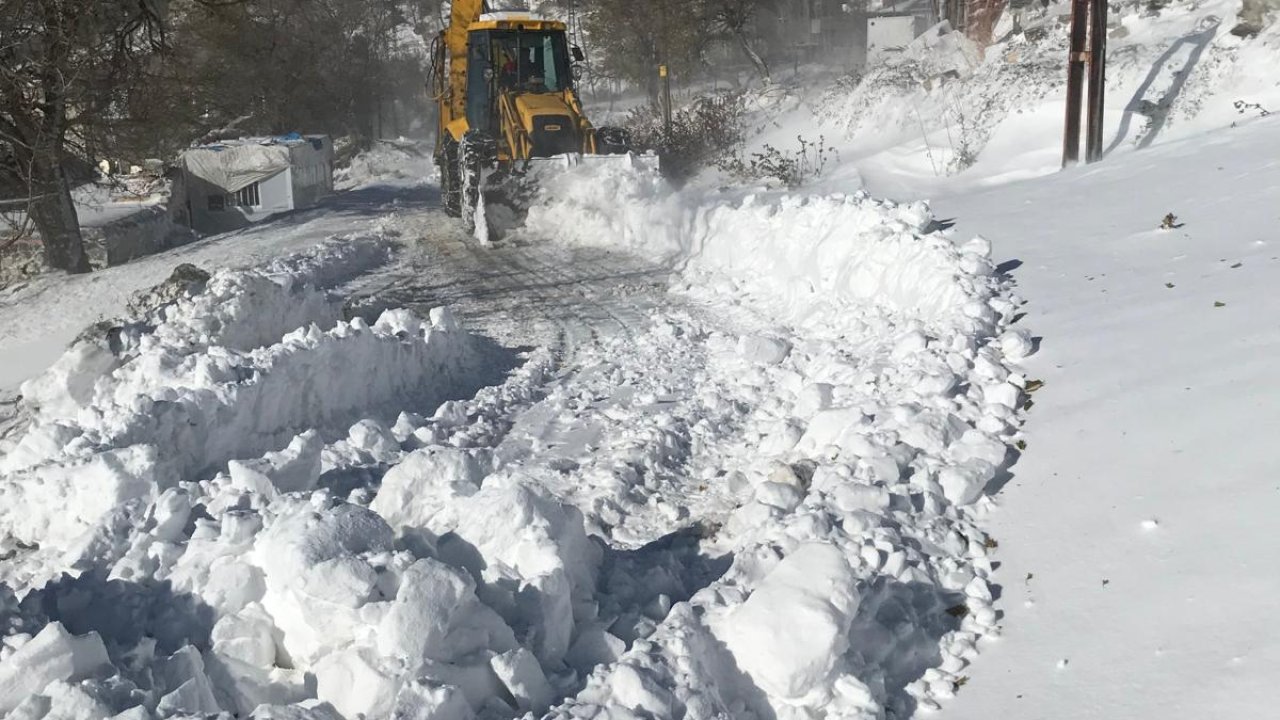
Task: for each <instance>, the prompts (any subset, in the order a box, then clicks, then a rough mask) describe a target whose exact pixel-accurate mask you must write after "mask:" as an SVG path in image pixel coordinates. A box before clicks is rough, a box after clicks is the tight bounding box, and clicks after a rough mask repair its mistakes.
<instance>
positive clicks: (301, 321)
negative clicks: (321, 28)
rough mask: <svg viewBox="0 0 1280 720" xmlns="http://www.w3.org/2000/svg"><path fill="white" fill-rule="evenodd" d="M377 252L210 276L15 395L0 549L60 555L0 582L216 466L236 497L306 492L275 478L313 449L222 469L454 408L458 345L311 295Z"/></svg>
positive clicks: (12, 568)
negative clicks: (274, 485) (349, 315)
mask: <svg viewBox="0 0 1280 720" xmlns="http://www.w3.org/2000/svg"><path fill="white" fill-rule="evenodd" d="M385 252H386V249H385V247H380V246H377V245H374V246H370V245H363V244H360V243H355V244H352V245H350V246H347V247H346V248H345V249H342V250H338V249H335V248H334V247H331V246H326V247H323V248H322V249H321V250H320V251H319V252H318V253H314V254H311V255H310V256H309V257H305V258H294V259H292V260H290V261H288V262H286V263H283V264H281V265H279V266H275V267H271V268H268V269H267V270H266V271H237V272H220V273H218V274H216V275H215V276H214V277H213V278H212V279H210V280H209V282H208V284H207V286H206V287H205V288H204V289H203V291H201V292H198V293H196V294H194V295H192V296H188V297H182V298H180V299H178V300H177V301H176V302H175V303H173V304H170V305H164V306H161V307H159V308H157V309H155V310H153V311H151V313H150V314H149V315H148V316H146V317H143V318H139V319H137V320H135V321H132V322H129V323H126V324H124V325H123V326H120V327H116V328H112V329H110V330H109V331H108V332H106V333H105V336H93V335H90V336H88V337H86V338H84V339H82V340H80V341H78V342H77V343H76V344H75V345H73V346H72V347H71V348H70V349H69V350H68V351H67V353H66V354H65V355H64V356H63V357H62V358H61V359H60V360H59V361H58V362H57V363H55V365H54V366H53V367H52V368H50V369H49V370H48V371H47V372H46V373H45V374H43V375H41V376H40V377H38V378H35V379H33V380H31V381H29V382H28V383H26V384H25V385H24V387H23V391H24V397H25V399H26V401H27V402H29V403H31V404H32V406H33V413H32V414H33V415H34V419H33V423H32V425H31V427H30V428H28V430H27V432H26V433H25V434H24V435H23V436H22V437H21V438H20V439H19V441H18V442H17V444H16V446H15V447H14V448H13V450H12V451H11V452H9V453H8V454H7V455H6V456H4V457H3V458H2V459H0V473H3V475H2V476H0V497H3V500H4V501H3V502H0V533H2V535H3V537H4V540H3V542H5V543H6V544H8V543H18V544H19V547H21V546H23V545H25V546H33V547H35V546H38V547H39V548H40V551H39V553H37V554H38V555H39V556H41V557H42V558H45V559H51V558H54V557H60V558H61V559H60V560H58V561H56V562H54V564H53V565H50V566H48V567H45V566H43V565H42V563H40V562H37V563H34V564H33V565H32V566H30V567H28V568H27V569H25V570H24V569H21V568H22V567H24V566H25V565H26V564H25V563H20V562H17V561H14V562H13V563H10V564H9V566H8V567H7V568H6V576H7V578H8V579H9V580H10V581H11V584H13V586H14V587H15V588H22V587H28V586H29V585H28V583H36V584H38V583H39V582H42V581H43V579H45V578H47V577H48V575H47V574H48V573H49V572H54V573H56V572H58V571H60V570H61V569H63V568H69V567H74V566H76V563H77V562H79V561H80V560H81V558H82V557H88V556H89V555H91V554H92V553H93V552H94V550H93V547H94V546H95V542H96V541H95V540H94V538H95V537H96V536H97V533H99V532H101V531H102V529H103V528H104V527H106V525H104V523H106V524H108V525H109V523H110V522H111V520H110V519H111V518H113V517H116V516H117V515H118V513H120V512H126V513H137V512H140V510H141V508H142V507H144V506H145V504H146V503H147V502H149V501H151V500H153V499H155V498H157V497H159V496H160V495H161V493H163V492H164V491H166V490H168V489H172V488H175V487H177V486H178V484H179V483H180V482H181V481H184V480H185V481H191V480H197V479H200V478H201V477H203V476H206V475H207V474H209V473H210V472H212V471H213V470H215V469H217V468H218V467H221V466H223V465H226V464H227V463H228V461H232V463H231V466H230V469H231V476H232V480H233V481H234V482H236V483H238V484H239V485H242V486H246V487H261V485H262V484H263V481H262V480H256V481H255V480H254V478H255V477H256V478H265V477H271V476H281V477H279V478H275V477H272V480H274V481H276V482H279V483H280V485H281V487H282V488H283V489H285V490H295V489H305V487H302V486H300V484H299V481H298V480H289V479H287V477H288V476H290V475H296V474H297V472H296V471H291V470H290V468H288V467H287V466H288V465H290V463H291V462H292V463H297V462H304V464H305V465H307V466H308V467H314V468H318V455H317V454H316V453H317V452H318V451H317V450H316V448H315V447H314V439H313V440H312V441H307V440H306V438H305V437H304V438H303V441H302V446H299V447H297V448H295V447H294V446H291V447H290V449H289V450H288V451H286V454H289V453H292V454H293V455H294V456H298V455H299V454H301V455H306V456H308V457H309V458H310V459H309V460H305V461H304V460H300V459H299V458H298V457H294V458H285V457H277V458H275V459H268V460H266V461H264V462H265V466H263V465H262V463H259V465H254V464H252V463H249V464H246V463H241V462H235V461H237V460H238V459H243V458H253V457H256V456H259V455H261V454H262V453H264V452H267V451H270V450H274V449H276V448H281V447H284V446H286V445H289V444H290V441H291V440H292V439H293V438H294V437H295V435H298V434H299V433H304V432H309V431H312V430H315V431H319V433H320V434H321V435H323V436H325V437H328V438H332V437H336V436H338V435H342V434H346V431H347V427H348V426H349V425H351V423H353V422H355V421H356V420H359V419H361V418H363V417H367V416H368V415H370V414H375V413H377V412H378V410H379V408H386V409H387V410H388V411H391V410H393V409H398V408H400V407H415V406H416V407H434V406H435V405H438V404H439V403H440V402H442V401H444V400H446V399H449V397H452V396H453V395H454V393H456V392H457V385H458V383H459V382H461V381H464V380H465V375H463V374H462V373H460V372H459V368H462V367H466V366H467V365H468V364H469V363H470V362H471V360H472V349H471V343H470V341H469V339H468V337H469V336H467V335H466V334H465V333H463V332H459V331H457V330H456V329H452V328H450V329H445V328H442V327H440V325H441V324H448V323H444V322H443V321H442V323H437V324H435V325H432V324H427V323H423V322H421V321H420V320H419V319H417V318H416V317H414V316H412V315H411V314H409V313H407V312H405V311H388V312H387V313H385V314H384V315H383V316H382V318H381V319H379V320H378V322H377V323H375V324H374V325H372V326H370V325H368V324H366V323H365V322H364V321H362V320H360V319H359V318H357V319H354V320H352V321H349V322H346V321H342V320H341V319H340V316H341V307H340V302H339V301H337V300H335V299H332V298H330V297H329V296H328V295H327V294H326V293H325V292H324V291H323V290H320V289H318V288H317V287H316V286H315V285H314V284H312V283H313V282H315V281H317V280H318V281H323V280H324V278H325V277H326V273H329V272H331V265H332V264H334V263H339V264H341V263H346V264H350V263H352V262H355V260H353V257H354V258H364V261H365V262H368V261H371V260H372V259H373V258H377V257H381V256H385ZM282 270H291V271H285V272H281V271H282ZM294 328H296V329H294ZM424 378H432V379H433V381H432V382H424V381H423V379H424ZM393 414H394V413H393ZM295 445H296V443H295ZM311 482H312V483H314V478H312V479H311ZM303 484H305V481H303ZM139 503H141V505H139Z"/></svg>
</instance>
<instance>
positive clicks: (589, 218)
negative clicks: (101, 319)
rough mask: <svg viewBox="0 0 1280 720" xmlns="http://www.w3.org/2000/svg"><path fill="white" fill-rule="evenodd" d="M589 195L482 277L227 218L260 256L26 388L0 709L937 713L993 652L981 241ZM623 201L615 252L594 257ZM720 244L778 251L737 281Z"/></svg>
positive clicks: (422, 259) (11, 516) (643, 187)
mask: <svg viewBox="0 0 1280 720" xmlns="http://www.w3.org/2000/svg"><path fill="white" fill-rule="evenodd" d="M611 172H613V174H612V175H610V174H606V175H605V176H602V177H595V176H590V175H586V176H580V177H574V178H569V179H567V180H566V182H568V183H569V184H570V185H574V186H575V187H576V189H571V190H570V192H568V193H566V194H565V195H564V196H563V197H562V200H561V201H560V202H553V203H548V204H547V205H546V206H545V207H543V208H542V209H541V213H542V214H541V215H538V216H536V217H535V218H533V222H532V223H531V224H530V228H529V232H528V234H527V235H526V236H525V237H523V238H520V239H519V240H518V241H516V242H515V243H512V244H508V245H506V246H501V247H498V248H477V247H474V246H471V245H467V244H463V243H465V242H467V240H466V239H465V238H462V237H460V236H459V235H458V232H457V228H456V226H454V225H451V224H450V223H449V222H448V221H446V220H445V219H444V218H443V216H442V214H441V213H440V212H439V210H437V209H432V208H430V207H418V206H414V205H413V204H412V203H405V204H402V205H401V206H400V207H399V208H395V207H392V208H383V209H381V210H380V211H376V212H373V213H371V214H370V215H365V216H362V215H361V214H360V213H357V212H354V211H351V212H346V213H343V212H339V211H337V210H334V209H329V210H327V211H320V212H318V213H316V214H315V216H314V217H313V218H312V219H310V221H309V222H310V223H312V224H313V229H312V230H311V231H309V232H317V233H318V232H324V233H325V234H327V235H335V234H337V233H336V232H335V231H345V234H340V235H338V236H337V237H335V238H331V239H328V240H327V241H326V242H323V243H321V244H320V245H315V244H314V243H315V241H316V240H318V239H320V238H318V237H316V235H312V237H311V238H310V240H311V244H312V246H313V247H311V248H310V249H304V250H302V251H301V254H298V253H294V254H291V255H290V254H286V253H288V251H289V249H290V248H292V247H296V246H294V245H293V240H292V239H291V236H290V234H289V233H288V232H281V230H282V229H283V228H282V227H281V226H280V224H276V225H275V226H274V227H273V226H263V227H261V228H257V229H255V231H256V232H255V233H254V234H255V235H257V237H258V238H259V239H262V238H267V239H270V240H269V241H270V242H271V246H270V249H269V250H268V248H265V247H259V248H258V249H259V251H260V252H262V255H259V257H265V256H266V255H268V254H271V255H280V254H285V255H284V257H281V258H280V259H276V260H271V261H267V260H260V261H258V262H257V263H253V266H252V267H247V268H244V269H230V270H222V271H219V272H217V273H215V274H214V275H213V276H212V277H211V278H210V279H208V280H207V281H204V282H200V281H197V282H195V283H192V284H189V285H185V286H181V287H178V288H176V289H169V290H165V291H159V292H157V293H153V295H152V297H155V298H158V299H157V300H154V301H151V302H148V301H146V300H142V301H135V302H133V303H132V305H131V308H130V310H129V311H128V312H129V314H130V315H129V317H127V318H126V319H125V321H124V322H123V323H117V324H107V325H104V326H99V329H98V330H97V331H95V332H92V333H88V334H86V335H83V336H81V337H80V339H79V340H77V341H76V342H75V344H73V345H72V347H71V348H70V349H69V350H68V351H67V352H66V353H65V354H64V355H63V356H62V357H61V359H59V360H58V361H57V362H56V363H54V364H53V365H52V367H50V368H49V369H47V370H45V371H44V372H42V373H40V374H39V375H37V376H36V377H35V378H33V379H30V380H28V381H27V382H25V383H24V384H23V385H22V396H23V397H22V403H21V406H20V410H21V412H20V415H19V418H18V423H17V424H16V425H15V426H14V429H13V431H12V432H11V437H10V439H9V440H7V441H6V444H7V445H8V448H7V453H6V454H5V456H4V458H3V460H2V461H0V462H2V463H3V466H2V467H0V472H2V473H3V480H2V481H0V492H2V493H3V495H4V500H5V502H4V507H5V512H4V513H0V527H3V529H4V534H5V537H4V539H3V541H0V542H3V552H4V556H5V561H4V564H3V566H2V568H3V577H4V580H3V582H4V584H5V586H6V588H7V590H8V591H9V592H12V595H11V596H10V598H11V599H10V600H8V601H7V603H8V610H7V615H8V618H7V623H8V628H7V630H6V639H5V641H4V643H5V645H4V646H5V650H4V651H3V652H4V656H3V663H4V665H3V666H0V667H3V670H2V671H0V708H3V709H4V710H6V711H8V710H14V711H15V712H17V713H19V716H21V717H46V716H54V717H56V716H59V714H61V715H63V716H65V715H76V716H83V717H106V716H109V715H111V714H113V713H115V712H119V711H122V710H126V709H128V708H130V707H135V708H136V707H137V706H139V705H140V706H141V707H143V708H145V709H141V710H140V709H135V710H132V711H131V712H133V713H135V715H136V714H137V713H142V715H141V716H148V715H147V714H148V713H153V714H156V715H162V716H172V715H175V714H181V713H202V712H209V711H214V710H217V709H222V710H228V711H232V712H239V713H241V714H246V713H251V712H255V713H256V716H258V717H272V716H274V715H273V713H275V714H278V713H281V712H285V710H283V709H276V710H272V709H270V707H268V706H273V705H274V706H284V705H291V704H296V703H300V702H302V703H303V705H305V706H307V707H310V710H309V712H310V713H311V715H312V716H315V717H327V715H325V714H324V713H333V712H337V713H341V714H342V715H343V716H345V717H348V718H354V717H357V716H360V715H361V714H363V715H365V716H367V717H386V716H389V715H390V714H393V713H396V712H399V713H409V712H418V713H424V714H425V715H424V716H428V717H470V716H471V714H472V713H478V714H479V715H480V716H483V717H513V716H516V715H519V714H521V713H523V712H525V711H529V710H533V711H535V712H542V711H544V710H554V711H555V712H556V713H559V714H564V715H566V716H569V715H573V716H581V715H582V714H583V713H590V712H600V713H607V714H609V715H612V716H618V715H620V714H626V713H631V712H634V711H635V709H636V708H647V709H648V711H649V712H650V713H653V714H657V715H659V716H670V715H674V714H683V715H685V716H688V717H712V716H716V715H721V716H723V715H730V716H735V717H747V716H750V715H752V714H754V715H756V716H761V717H769V716H775V715H796V714H797V713H800V714H803V713H807V712H810V711H811V710H816V709H818V708H824V707H840V708H843V709H844V710H845V711H846V712H847V714H851V715H860V716H878V715H882V714H883V713H885V712H894V713H896V714H899V715H901V714H904V713H907V712H910V711H911V710H912V709H913V708H915V707H916V706H917V705H919V704H924V705H926V706H932V705H934V704H936V703H937V701H938V700H940V699H942V698H945V697H947V696H949V695H951V694H953V693H954V689H955V688H956V687H957V686H958V684H960V683H961V682H962V681H961V679H960V678H961V677H962V675H961V674H960V673H961V671H962V669H963V668H964V667H965V666H966V665H967V664H968V663H969V662H970V661H971V660H972V659H973V657H974V655H975V653H976V645H977V643H978V642H979V640H980V639H982V638H984V637H990V636H993V635H995V634H997V632H998V631H997V628H996V622H997V616H996V611H995V609H994V608H993V606H992V602H993V595H992V592H991V588H990V585H989V584H988V582H987V578H988V577H989V575H990V573H991V570H992V563H991V561H990V560H989V559H988V557H987V556H988V553H989V551H990V548H989V547H988V543H987V542H986V536H985V534H984V531H983V529H982V527H981V522H982V517H983V515H984V512H985V509H986V508H987V506H988V504H989V501H988V500H986V499H985V496H984V492H985V489H986V487H987V486H988V485H989V484H990V483H993V482H994V483H997V484H998V482H999V478H1000V477H1001V475H1002V473H1003V472H1004V469H1005V468H1006V466H1007V461H1008V460H1009V459H1010V458H1011V457H1012V456H1013V455H1012V454H1011V452H1010V443H1012V442H1013V441H1014V439H1015V438H1016V436H1017V432H1018V425H1019V422H1020V420H1019V416H1018V413H1017V406H1018V405H1019V402H1020V397H1021V391H1020V387H1019V384H1020V383H1021V382H1022V379H1021V375H1019V374H1017V373H1016V372H1012V373H1011V369H1010V367H1009V363H1010V362H1012V361H1014V360H1017V359H1020V358H1021V357H1023V356H1024V355H1026V354H1027V353H1028V352H1029V351H1030V349H1031V342H1030V340H1029V339H1028V337H1027V336H1026V334H1025V333H1021V332H1017V331H1007V332H1006V330H1005V328H1006V326H1007V325H1008V323H1009V321H1010V319H1011V318H1012V316H1013V315H1014V313H1015V312H1016V301H1015V300H1013V299H1012V298H1011V297H1010V295H1009V292H1008V288H1007V286H1006V284H1005V282H1004V281H1003V280H1002V279H1001V278H1000V277H999V276H996V275H994V274H993V268H992V265H991V263H990V261H989V259H988V255H989V252H990V248H989V246H988V245H987V244H986V243H985V242H983V241H981V240H977V241H974V242H972V243H968V244H959V245H958V244H955V243H953V242H951V241H950V240H949V239H947V238H944V237H942V236H940V235H938V234H937V233H936V232H935V231H934V230H933V227H932V223H931V220H930V217H929V214H928V212H927V210H926V209H925V208H924V207H923V206H920V205H907V206H898V205H895V204H892V203H884V202H878V201H875V200H873V199H871V198H869V197H866V196H864V195H851V196H848V197H841V198H830V199H821V200H820V199H812V200H806V199H804V198H802V197H792V196H786V195H779V194H775V195H769V196H764V197H759V198H752V197H750V196H747V195H728V196H725V197H719V198H713V197H709V196H708V197H703V196H700V195H696V194H695V195H686V194H681V193H674V192H672V191H671V190H669V189H667V188H666V187H665V186H664V185H663V183H661V181H659V180H657V179H656V177H645V178H637V177H635V176H631V175H628V174H626V173H618V172H616V168H615V169H614V170H613V171H611ZM593 189H594V190H599V189H603V191H604V192H603V193H600V192H588V191H589V190H593ZM420 192H424V193H425V192H427V191H426V190H421V191H420ZM643 192H648V193H650V195H649V196H648V197H641V196H640V193H643ZM621 193H631V194H632V195H633V199H634V202H632V203H631V204H630V208H631V214H629V215H626V216H624V217H623V218H622V219H623V220H625V221H627V222H630V223H632V224H631V225H630V226H628V227H623V228H618V230H619V232H617V233H614V234H613V235H603V236H602V235H598V234H595V231H597V230H600V229H601V228H600V226H599V224H598V223H599V222H601V220H602V219H607V218H605V215H604V214H602V213H601V208H600V204H604V205H607V204H609V203H612V202H615V201H616V197H617V195H618V194H621ZM352 200H353V199H351V198H349V199H348V200H347V202H348V203H350V202H351V201H352ZM700 206H701V207H700ZM557 214H559V216H560V220H559V221H558V224H557V221H555V219H554V218H555V217H556V216H557ZM573 218H577V221H576V222H574V223H573V224H572V225H570V224H569V223H570V221H571V220H572V219H573ZM694 218H697V219H696V221H695V220H694ZM687 222H696V223H697V227H698V228H699V232H698V233H697V234H696V235H693V236H690V237H689V238H688V239H684V238H683V236H682V235H681V234H680V231H681V229H682V228H683V227H684V225H685V223H687ZM362 226H363V227H362ZM285 227H287V226H285ZM570 228H576V232H572V231H570ZM853 228H861V231H859V232H849V231H850V230H851V229H853ZM606 229H607V228H606ZM745 232H751V233H753V234H754V235H756V236H757V237H758V242H757V250H758V251H759V252H760V253H761V254H762V257H763V256H765V255H767V256H768V257H772V258H778V259H780V258H782V257H784V256H785V255H787V254H788V251H789V248H791V247H793V246H794V244H795V243H797V242H802V241H803V242H806V243H809V250H808V251H807V253H808V255H807V258H808V260H807V261H806V262H802V263H797V264H795V265H793V266H791V267H789V268H777V269H775V271H774V272H772V273H770V274H767V275H762V273H761V268H760V267H753V266H751V265H737V264H735V263H734V257H735V256H734V253H732V252H730V251H729V248H730V245H729V243H731V242H732V240H733V237H734V236H735V235H737V234H739V233H745ZM609 238H612V243H611V244H609V247H605V248H601V247H600V240H602V239H605V240H607V239H609ZM623 241H626V242H633V243H635V247H636V248H647V249H646V250H645V251H644V252H641V253H639V254H638V256H628V255H626V254H620V253H619V252H617V250H618V249H619V245H618V243H619V242H623ZM243 242H244V241H243V240H241V239H240V238H235V237H233V238H214V239H212V240H211V241H210V243H211V244H210V246H209V248H208V249H207V250H206V252H213V251H214V249H215V248H216V247H217V246H218V245H222V244H224V243H234V244H233V245H232V246H231V248H232V249H234V248H236V247H239V246H240V243H243ZM299 244H300V245H302V244H303V243H299ZM824 253H826V254H829V253H836V254H837V255H838V256H839V257H840V258H841V261H840V262H838V263H835V264H834V265H833V266H832V267H831V268H829V269H828V268H823V267H822V266H821V263H820V258H821V256H822V255H823V254H824ZM170 260H171V261H172V260H173V259H172V258H171V259H170ZM241 264H244V263H241ZM864 265H865V267H864ZM132 269H133V271H134V276H133V277H129V278H128V279H127V280H125V281H122V282H123V283H129V284H136V285H137V286H142V285H145V280H144V279H145V278H146V277H147V275H148V274H149V273H152V272H155V268H150V267H148V266H146V265H141V264H139V265H136V266H133V268H132ZM120 275H121V277H123V276H124V275H125V273H120ZM153 277H154V276H153ZM668 278H672V279H673V280H672V281H673V282H674V285H673V289H674V290H675V292H666V290H667V286H668V284H669V281H668ZM89 287H92V286H89ZM81 291H82V292H85V293H90V292H93V290H89V289H81ZM344 296H345V297H344ZM101 298H102V302H101V303H100V305H99V307H101V308H104V309H109V308H110V305H109V304H108V303H110V302H111V301H112V295H110V294H109V293H102V295H101ZM445 298H449V299H452V300H454V301H456V302H455V304H456V305H457V306H458V312H457V316H461V317H462V318H463V319H464V320H465V321H466V322H468V323H469V324H470V325H471V326H472V327H474V328H476V330H477V332H468V331H466V330H465V329H463V328H462V327H460V326H458V325H457V321H456V320H455V319H454V318H455V314H454V313H452V312H450V311H448V310H444V309H441V308H433V307H432V306H433V305H435V304H436V303H437V302H438V300H440V299H445ZM779 298H785V299H786V302H785V303H782V304H779V303H778V302H777V300H778V299H779ZM166 301H167V302H166ZM34 303H35V301H32V300H27V301H25V302H20V303H17V307H24V306H31V307H35V304H34ZM157 305H158V306H157ZM401 305H403V306H408V307H409V308H412V309H415V310H418V311H420V312H421V313H422V315H423V316H425V315H428V314H429V315H430V317H431V321H430V322H429V323H428V322H425V321H423V320H419V319H418V317H420V316H419V315H415V314H414V313H413V311H412V310H399V309H395V308H396V307H397V306H401ZM347 318H350V319H347ZM11 335H17V334H16V333H11ZM482 386H489V387H487V388H485V389H480V388H481V387H482ZM63 573H70V576H67V575H63ZM105 606H111V607H116V608H118V610H116V611H113V612H102V611H101V610H100V609H99V608H102V607H105ZM793 626H799V627H803V628H804V629H805V630H804V632H805V634H806V636H807V641H806V642H804V643H800V644H797V643H795V642H794V640H793V637H792V635H791V629H792V627H793ZM317 701H318V702H321V703H325V704H322V705H316V704H315V703H316V702H317ZM260 705H261V706H263V707H261V708H260V707H259V706H260ZM302 707H303V706H302V705H298V706H297V707H296V708H295V710H293V711H290V712H301V711H302ZM557 708H558V709H557ZM426 713H434V715H432V714H426Z"/></svg>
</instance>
